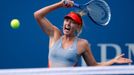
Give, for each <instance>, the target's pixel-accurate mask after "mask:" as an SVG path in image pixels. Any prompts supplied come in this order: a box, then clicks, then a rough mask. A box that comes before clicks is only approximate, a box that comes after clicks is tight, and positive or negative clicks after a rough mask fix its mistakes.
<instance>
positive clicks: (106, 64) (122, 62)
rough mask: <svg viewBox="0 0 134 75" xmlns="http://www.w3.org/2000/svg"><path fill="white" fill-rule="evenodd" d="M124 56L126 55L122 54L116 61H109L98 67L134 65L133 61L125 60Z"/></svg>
mask: <svg viewBox="0 0 134 75" xmlns="http://www.w3.org/2000/svg"><path fill="white" fill-rule="evenodd" d="M123 56H124V54H120V55H118V56H116V57H115V58H114V59H112V60H110V61H107V62H102V63H100V64H98V65H99V66H109V65H112V64H114V63H116V64H125V63H132V60H131V59H128V58H124V57H123Z"/></svg>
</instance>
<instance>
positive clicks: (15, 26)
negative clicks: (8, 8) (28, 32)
mask: <svg viewBox="0 0 134 75" xmlns="http://www.w3.org/2000/svg"><path fill="white" fill-rule="evenodd" d="M10 26H11V28H12V29H18V28H19V27H20V22H19V20H18V19H12V20H11V23H10Z"/></svg>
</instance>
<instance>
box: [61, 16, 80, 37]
mask: <svg viewBox="0 0 134 75" xmlns="http://www.w3.org/2000/svg"><path fill="white" fill-rule="evenodd" d="M77 28H78V24H77V23H76V22H75V21H73V20H72V19H70V18H65V19H64V24H63V33H64V35H68V36H74V35H75V34H74V33H75V31H77Z"/></svg>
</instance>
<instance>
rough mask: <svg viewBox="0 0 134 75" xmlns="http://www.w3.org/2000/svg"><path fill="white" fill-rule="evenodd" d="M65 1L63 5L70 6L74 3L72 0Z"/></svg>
mask: <svg viewBox="0 0 134 75" xmlns="http://www.w3.org/2000/svg"><path fill="white" fill-rule="evenodd" d="M62 1H63V7H66V8H69V7H72V6H73V4H74V1H72V0H62Z"/></svg>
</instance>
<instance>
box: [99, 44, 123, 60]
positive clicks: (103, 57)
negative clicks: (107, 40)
mask: <svg viewBox="0 0 134 75" xmlns="http://www.w3.org/2000/svg"><path fill="white" fill-rule="evenodd" d="M98 46H100V49H101V62H104V61H107V60H108V59H107V58H106V57H107V56H106V55H107V54H106V53H107V50H108V49H107V48H108V47H112V48H114V49H115V51H116V55H115V56H117V55H119V54H121V48H120V46H119V45H117V44H103V43H102V44H98Z"/></svg>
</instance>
